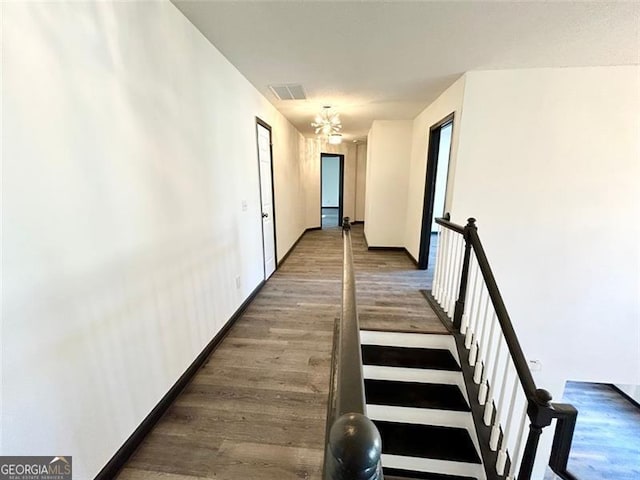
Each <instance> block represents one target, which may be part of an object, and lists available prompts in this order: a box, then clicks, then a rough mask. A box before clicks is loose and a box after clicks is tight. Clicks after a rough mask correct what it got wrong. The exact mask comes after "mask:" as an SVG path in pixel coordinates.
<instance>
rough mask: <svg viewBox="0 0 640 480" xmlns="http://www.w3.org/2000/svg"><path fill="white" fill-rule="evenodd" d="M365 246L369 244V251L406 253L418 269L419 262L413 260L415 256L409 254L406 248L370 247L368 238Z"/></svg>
mask: <svg viewBox="0 0 640 480" xmlns="http://www.w3.org/2000/svg"><path fill="white" fill-rule="evenodd" d="M364 242H365V244H367V250H374V251H375V250H377V251H387V252H404V253H406V255H407V257H409V260H411V263H413V264H414V265H415V266H416V268H417V267H418V260H416V259H415V258H413V255H411V254H410V253H409V250H407V249H406V248H405V247H370V246H369V244H368V242H367V237H365V239H364Z"/></svg>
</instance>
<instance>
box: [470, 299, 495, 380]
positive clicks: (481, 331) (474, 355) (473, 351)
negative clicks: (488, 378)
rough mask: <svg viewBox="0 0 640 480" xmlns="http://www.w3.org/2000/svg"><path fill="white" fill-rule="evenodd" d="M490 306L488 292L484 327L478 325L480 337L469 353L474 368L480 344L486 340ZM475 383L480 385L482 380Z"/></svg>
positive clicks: (483, 316) (483, 321) (475, 340)
mask: <svg viewBox="0 0 640 480" xmlns="http://www.w3.org/2000/svg"><path fill="white" fill-rule="evenodd" d="M489 305H491V299H490V298H489V292H487V298H486V301H485V303H484V314H482V326H480V325H478V327H480V328H479V329H478V331H479V335H477V336H475V338H474V341H473V344H472V345H471V351H470V352H469V365H471V366H472V367H475V365H476V362H477V359H478V349H479V348H480V342H481V341H482V340H483V339H484V334H485V329H486V327H487V323H488V320H487V317H488V316H489ZM474 382H475V383H479V382H480V380H479V379H478V381H477V382H476V380H475V378H474Z"/></svg>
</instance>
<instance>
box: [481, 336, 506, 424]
mask: <svg viewBox="0 0 640 480" xmlns="http://www.w3.org/2000/svg"><path fill="white" fill-rule="evenodd" d="M501 354H502V335H501V334H500V333H498V344H497V345H496V359H495V362H494V364H493V372H492V373H491V383H490V384H489V385H488V388H487V402H486V403H485V405H484V417H483V420H484V424H485V425H486V426H489V425H491V418H492V415H493V398H494V397H495V392H496V390H497V385H496V381H497V379H498V366H499V365H500V355H501ZM508 361H509V359H508V358H507V359H506V360H505V362H508Z"/></svg>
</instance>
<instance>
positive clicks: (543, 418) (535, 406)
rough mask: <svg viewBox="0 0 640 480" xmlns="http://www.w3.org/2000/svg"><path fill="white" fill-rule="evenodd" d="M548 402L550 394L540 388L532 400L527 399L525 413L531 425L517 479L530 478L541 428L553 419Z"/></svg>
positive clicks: (527, 479)
mask: <svg viewBox="0 0 640 480" xmlns="http://www.w3.org/2000/svg"><path fill="white" fill-rule="evenodd" d="M550 402H551V394H550V393H549V392H548V391H546V390H544V389H542V388H539V389H537V390H536V392H535V395H534V400H533V401H532V400H529V405H528V407H527V415H528V416H529V419H530V420H531V425H529V436H528V437H527V444H526V445H525V447H524V452H523V453H522V463H521V465H520V472H518V480H530V479H531V473H532V472H533V464H534V463H535V461H536V453H538V442H539V441H540V435H541V434H542V429H543V428H544V427H548V426H549V425H551V420H553V409H552V408H551V405H550Z"/></svg>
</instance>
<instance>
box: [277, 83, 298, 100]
mask: <svg viewBox="0 0 640 480" xmlns="http://www.w3.org/2000/svg"><path fill="white" fill-rule="evenodd" d="M269 89H270V90H271V92H273V94H274V95H275V96H276V98H277V99H278V100H306V98H307V96H306V95H305V93H304V89H303V88H302V85H269Z"/></svg>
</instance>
